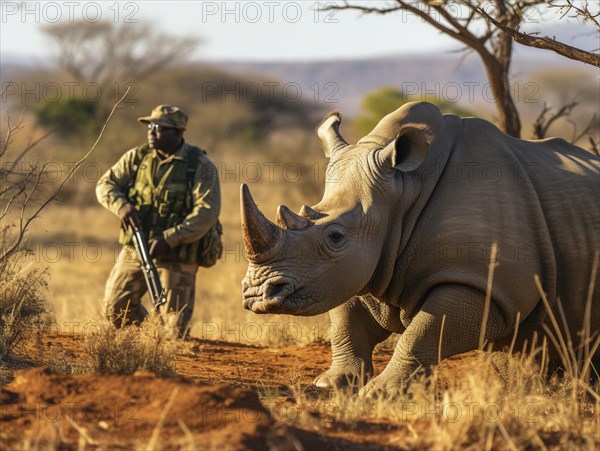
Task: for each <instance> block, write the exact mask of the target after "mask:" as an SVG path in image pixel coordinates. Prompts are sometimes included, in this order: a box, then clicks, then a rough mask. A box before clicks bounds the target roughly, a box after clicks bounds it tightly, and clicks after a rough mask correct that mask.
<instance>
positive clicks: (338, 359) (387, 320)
mask: <svg viewBox="0 0 600 451" xmlns="http://www.w3.org/2000/svg"><path fill="white" fill-rule="evenodd" d="M391 309H393V308H390V307H388V306H385V305H384V304H381V303H380V302H379V301H377V300H375V299H373V298H371V297H369V296H366V297H355V298H352V299H350V300H349V301H347V302H345V303H344V304H342V305H340V306H338V307H336V308H334V309H332V310H330V311H329V318H330V320H331V351H332V363H331V367H330V368H329V369H328V370H327V371H325V372H324V373H323V374H321V375H320V376H318V377H317V378H316V379H315V381H314V384H315V385H316V386H317V387H322V388H333V387H337V388H344V387H348V386H350V387H358V386H363V385H364V384H365V383H366V381H367V380H368V379H369V378H370V377H371V376H372V374H373V360H372V355H373V349H374V348H375V346H376V345H377V344H378V343H381V342H382V341H384V340H385V339H386V338H388V337H389V336H390V334H391V331H390V330H387V329H386V328H385V327H383V326H382V324H383V325H386V326H388V327H389V324H394V322H397V323H398V324H399V323H400V321H399V315H397V314H396V319H395V320H394V318H393V316H394V315H393V313H391Z"/></svg>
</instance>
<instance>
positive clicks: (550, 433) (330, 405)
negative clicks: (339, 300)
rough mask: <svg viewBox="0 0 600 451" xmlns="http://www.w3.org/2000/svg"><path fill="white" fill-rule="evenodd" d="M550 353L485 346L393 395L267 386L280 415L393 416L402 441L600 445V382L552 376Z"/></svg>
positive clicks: (313, 420)
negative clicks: (285, 399)
mask: <svg viewBox="0 0 600 451" xmlns="http://www.w3.org/2000/svg"><path fill="white" fill-rule="evenodd" d="M542 353H543V350H542V348H541V347H535V348H534V349H532V350H529V351H528V352H526V353H525V354H518V355H509V354H506V353H492V354H488V353H479V354H478V355H476V357H475V358H473V360H471V361H469V362H468V364H467V365H466V366H464V367H463V368H461V369H462V370H464V371H462V374H460V375H457V374H453V375H450V374H448V372H447V371H446V372H444V369H443V365H442V367H435V368H433V371H432V373H431V374H430V375H428V376H425V375H421V376H419V377H417V378H416V379H415V380H413V381H412V383H411V384H410V385H409V387H408V389H407V390H406V391H405V392H404V393H402V394H400V395H398V396H396V397H395V398H393V399H392V398H387V397H380V398H376V399H371V398H368V399H365V398H363V397H360V396H358V395H356V394H353V390H334V392H333V393H332V394H331V396H320V397H318V398H317V399H315V398H314V393H313V392H312V390H311V389H308V390H307V389H303V388H302V387H301V386H300V385H299V384H297V383H296V382H295V381H294V380H293V379H294V378H293V375H290V382H289V384H290V385H289V390H290V392H291V393H292V395H293V396H292V399H293V400H294V402H295V406H292V407H290V406H279V407H278V406H277V393H274V392H273V391H272V390H267V389H264V388H263V389H262V390H261V392H262V398H263V402H264V403H265V405H267V406H269V407H270V410H271V411H272V412H273V413H274V415H275V418H276V419H277V420H278V421H281V422H283V423H287V424H290V425H294V426H298V425H300V426H303V427H307V428H310V429H321V428H322V426H323V424H330V423H332V422H341V423H343V424H346V427H347V428H348V429H349V430H353V429H356V428H360V427H361V426H360V424H363V425H364V424H368V423H372V424H382V423H387V424H389V425H390V427H391V428H393V427H396V428H398V431H397V432H396V433H395V434H382V436H381V441H380V442H379V443H380V444H381V445H388V446H400V447H401V448H402V449H415V450H416V449H435V450H451V449H473V450H475V449H476V450H490V449H511V450H516V449H598V448H599V447H600V429H599V428H598V426H599V423H600V413H599V412H600V396H599V390H600V385H599V384H598V383H596V386H595V387H594V388H592V387H590V386H588V385H587V384H586V383H585V382H584V381H582V380H574V379H572V378H571V377H570V376H569V375H568V374H566V375H564V376H563V377H560V378H559V377H556V376H554V377H550V378H546V377H545V370H546V369H547V368H545V367H544V368H543V367H541V366H540V356H541V354H542ZM354 388H355V389H357V388H359V387H354ZM289 412H293V415H290V414H289ZM363 427H364V426H363Z"/></svg>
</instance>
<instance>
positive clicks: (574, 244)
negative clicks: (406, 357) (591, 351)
mask: <svg viewBox="0 0 600 451" xmlns="http://www.w3.org/2000/svg"><path fill="white" fill-rule="evenodd" d="M449 152H450V155H449V158H448V161H447V163H446V165H445V166H444V167H443V168H440V171H441V174H437V175H436V176H439V180H438V182H437V185H436V188H435V190H434V191H433V193H432V194H431V197H430V198H429V200H428V202H427V204H426V206H425V207H424V208H423V211H422V212H421V214H420V216H419V220H418V222H417V224H416V226H415V228H414V230H413V231H412V234H411V237H410V240H409V242H408V244H407V246H406V247H405V248H404V249H402V250H401V252H400V254H399V257H398V260H397V262H396V269H395V271H396V277H395V279H394V282H393V283H392V285H391V286H390V289H389V290H388V292H387V295H388V299H387V300H388V301H391V303H393V304H396V305H400V306H401V309H402V306H403V312H402V316H403V321H405V322H409V321H410V318H411V317H412V316H413V315H414V313H415V312H416V310H417V309H418V307H419V305H420V303H422V302H423V300H424V297H425V296H426V294H427V293H428V292H429V291H430V290H431V289H432V288H433V287H434V286H435V285H438V284H444V283H460V284H466V285H469V286H472V287H474V288H476V289H478V290H480V291H482V292H485V289H486V285H487V272H488V265H489V258H490V250H491V245H492V243H496V244H497V246H498V250H499V254H498V263H499V266H498V267H497V268H496V270H495V273H494V284H493V292H492V296H493V300H494V302H495V303H496V305H497V306H498V307H499V309H500V311H501V312H502V314H503V315H504V320H505V323H506V324H514V321H515V316H516V312H517V311H519V312H520V314H521V319H523V318H526V317H527V316H528V315H530V314H531V313H532V311H534V309H536V307H539V302H540V296H539V294H538V292H537V289H536V287H535V284H534V275H535V274H538V275H539V276H540V278H541V280H542V284H543V287H544V290H545V291H546V292H547V293H548V297H549V299H551V302H555V299H556V297H560V299H561V300H562V303H563V305H565V311H566V312H567V316H568V318H569V323H570V326H571V324H572V327H573V328H576V329H572V330H579V328H580V326H581V318H582V317H583V309H584V304H585V298H586V290H587V287H588V283H589V277H590V270H591V267H592V262H593V255H594V251H595V250H596V249H599V248H600V243H599V236H600V230H599V224H600V208H599V205H598V187H599V182H600V179H599V175H598V174H599V170H598V168H599V161H598V158H596V157H594V156H593V155H592V154H589V153H587V152H585V151H584V150H582V149H579V148H577V147H574V146H571V145H569V144H568V143H566V142H565V141H563V140H547V141H540V142H530V141H524V140H519V139H514V138H510V137H508V136H506V135H505V134H503V133H502V132H500V131H499V130H498V129H497V128H496V127H494V126H493V125H492V124H490V123H488V122H486V121H482V120H479V119H463V121H462V132H461V136H460V138H459V139H457V140H456V141H455V143H454V145H453V147H452V148H451V149H450V150H449ZM598 285H600V284H597V285H596V286H597V287H598ZM596 298H597V296H596ZM536 311H539V308H538V309H536Z"/></svg>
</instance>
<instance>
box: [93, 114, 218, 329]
mask: <svg viewBox="0 0 600 451" xmlns="http://www.w3.org/2000/svg"><path fill="white" fill-rule="evenodd" d="M138 121H139V122H141V123H143V124H147V127H148V142H147V143H146V144H143V145H140V146H138V147H135V148H133V149H130V150H128V151H127V152H125V154H124V155H123V156H122V157H121V158H120V159H119V161H117V163H116V164H115V165H114V166H113V167H111V168H110V169H109V170H108V171H107V172H106V173H105V174H104V175H103V176H102V177H101V178H100V180H98V183H97V185H96V196H97V198H98V202H100V204H101V205H102V206H103V207H105V208H106V209H108V210H109V211H111V212H112V213H114V214H116V215H117V216H119V218H120V219H121V234H120V236H119V243H120V244H121V245H123V248H122V250H121V252H120V253H119V256H118V259H117V262H116V263H115V265H114V267H113V269H112V271H111V273H110V275H109V277H108V280H107V282H106V291H105V296H104V302H105V307H106V312H107V315H108V316H109V318H110V319H111V320H112V321H113V322H114V324H115V325H116V326H117V327H120V326H122V325H125V324H131V323H134V324H135V323H138V324H139V323H140V322H141V321H143V319H144V318H145V317H146V315H147V314H148V312H147V310H146V308H145V307H144V306H143V305H142V303H141V298H142V296H143V295H144V293H145V292H146V284H145V280H144V274H143V272H142V268H141V267H140V264H139V263H138V260H137V258H136V255H135V249H134V247H133V245H132V234H133V230H134V229H135V230H140V229H141V230H142V231H143V232H144V234H145V236H146V237H147V238H148V240H149V241H148V247H149V250H150V255H151V256H152V257H153V258H154V259H155V260H156V267H157V269H158V273H159V276H160V281H161V283H162V286H163V287H164V289H165V290H166V297H167V309H168V310H169V311H175V312H178V313H179V317H178V323H177V325H178V327H179V331H180V335H181V336H185V335H187V334H188V333H189V322H190V319H191V317H192V312H193V309H194V292H195V282H196V272H197V270H198V266H199V265H201V266H211V265H212V264H214V263H215V261H216V260H217V258H218V257H219V256H220V251H221V239H220V235H221V225H220V224H219V221H218V216H219V211H220V208H221V193H220V187H219V177H218V173H217V168H216V167H215V165H214V164H213V163H212V161H211V160H210V159H209V158H208V156H207V155H206V152H205V151H203V150H201V149H199V148H198V147H195V146H193V145H191V144H189V143H187V142H185V140H184V139H183V132H184V131H185V129H186V125H187V121H188V116H187V115H186V114H185V113H184V112H183V111H182V110H181V109H179V108H177V107H174V106H169V105H159V106H157V107H156V108H154V109H153V110H152V113H151V114H150V116H147V117H140V118H138Z"/></svg>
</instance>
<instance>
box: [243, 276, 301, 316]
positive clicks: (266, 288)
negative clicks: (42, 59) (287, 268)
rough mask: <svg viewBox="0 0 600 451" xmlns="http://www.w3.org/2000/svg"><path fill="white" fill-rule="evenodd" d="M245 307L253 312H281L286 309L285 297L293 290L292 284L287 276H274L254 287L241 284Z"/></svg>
mask: <svg viewBox="0 0 600 451" xmlns="http://www.w3.org/2000/svg"><path fill="white" fill-rule="evenodd" d="M243 291H244V301H243V305H244V308H245V309H248V310H252V311H253V312H254V313H281V312H282V311H285V310H287V309H286V306H285V301H286V298H287V297H288V296H289V295H290V294H292V293H293V292H294V284H293V283H292V280H291V279H289V278H287V277H282V276H278V277H274V278H271V279H269V280H267V281H265V282H264V283H263V284H262V285H261V286H259V287H255V286H251V285H248V284H247V283H246V282H244V284H243Z"/></svg>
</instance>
